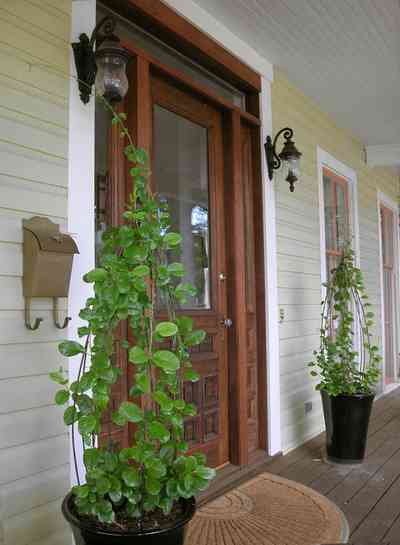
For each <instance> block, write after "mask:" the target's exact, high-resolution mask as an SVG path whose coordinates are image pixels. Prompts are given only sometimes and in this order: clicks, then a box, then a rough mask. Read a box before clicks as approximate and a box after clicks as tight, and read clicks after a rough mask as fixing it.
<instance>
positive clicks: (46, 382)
mask: <svg viewBox="0 0 400 545" xmlns="http://www.w3.org/2000/svg"><path fill="white" fill-rule="evenodd" d="M48 367H49V369H48V370H49V371H51V369H52V368H53V365H52V362H51V361H49V362H48ZM59 388H60V387H59V385H57V384H55V383H54V382H52V381H51V380H50V379H49V376H48V374H46V375H39V376H33V377H20V378H12V379H4V380H2V381H0V415H1V414H10V413H13V412H14V411H26V410H28V409H33V408H37V407H44V406H45V405H52V404H53V403H54V396H55V393H56V392H57V390H58V389H59Z"/></svg>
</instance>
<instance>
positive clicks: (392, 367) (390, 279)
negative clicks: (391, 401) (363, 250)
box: [381, 205, 397, 385]
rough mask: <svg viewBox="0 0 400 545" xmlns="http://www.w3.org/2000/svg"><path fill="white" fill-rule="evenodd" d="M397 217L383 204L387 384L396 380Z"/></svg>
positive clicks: (382, 230)
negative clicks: (395, 238)
mask: <svg viewBox="0 0 400 545" xmlns="http://www.w3.org/2000/svg"><path fill="white" fill-rule="evenodd" d="M394 222H395V219H394V213H393V211H392V210H390V208H387V207H386V206H383V205H381V233H382V269H383V317H384V326H385V360H384V363H385V384H386V385H389V384H392V383H393V382H395V381H396V378H397V377H396V375H397V373H396V364H395V361H396V357H395V340H394V335H395V325H394V323H395V290H396V274H395V244H394V233H395V223H394Z"/></svg>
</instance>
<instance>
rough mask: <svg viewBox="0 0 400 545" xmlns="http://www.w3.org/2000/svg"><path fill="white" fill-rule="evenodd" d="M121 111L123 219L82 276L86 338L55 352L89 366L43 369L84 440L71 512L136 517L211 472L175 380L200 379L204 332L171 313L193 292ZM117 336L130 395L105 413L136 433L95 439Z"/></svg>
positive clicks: (166, 504) (177, 240) (167, 503)
mask: <svg viewBox="0 0 400 545" xmlns="http://www.w3.org/2000/svg"><path fill="white" fill-rule="evenodd" d="M106 106H107V107H108V108H109V109H110V107H109V106H108V105H106ZM124 119H125V116H124V114H119V115H117V114H116V113H115V112H113V121H112V122H113V123H114V124H116V125H119V126H120V128H121V134H122V136H123V137H124V138H125V139H126V140H127V145H126V148H125V156H126V159H127V161H128V162H129V163H131V164H132V168H131V169H130V174H131V176H132V181H133V184H132V186H133V191H132V194H131V195H130V197H129V202H128V204H127V208H126V212H125V213H124V220H125V223H124V224H123V225H121V226H119V227H112V228H109V229H108V230H107V231H106V232H105V233H104V235H103V250H102V255H101V258H100V263H99V264H98V267H97V268H95V269H93V270H92V271H90V272H88V273H87V274H85V276H84V278H83V279H84V281H85V282H88V283H91V284H93V292H94V295H93V297H91V298H89V299H88V300H87V302H86V306H85V308H83V309H82V310H81V312H80V317H81V318H82V320H84V321H85V322H86V325H85V326H84V327H81V328H79V331H78V335H79V337H86V338H87V342H86V345H85V346H83V344H80V343H77V342H74V341H64V342H62V343H61V344H60V346H59V350H60V352H61V353H62V354H63V355H64V356H67V357H71V356H75V355H77V354H81V355H82V362H84V361H86V357H87V356H90V361H91V365H90V368H89V369H88V370H86V369H85V367H84V366H83V368H82V373H81V374H80V377H79V379H78V380H77V381H75V382H73V383H72V384H70V385H69V386H68V382H67V380H66V378H65V377H64V375H63V373H62V370H60V371H58V372H55V373H52V374H51V378H52V379H53V380H54V381H55V382H56V383H57V384H60V385H61V386H62V387H63V389H61V390H59V391H58V392H57V394H56V403H58V404H65V403H68V402H70V403H71V404H70V405H69V406H68V407H67V408H66V410H65V413H64V421H65V424H66V425H68V426H71V425H75V424H76V425H77V426H78V430H79V432H80V434H81V435H82V437H83V440H84V444H85V452H84V463H85V467H86V483H85V484H83V485H82V486H76V487H74V489H73V493H74V499H75V504H76V506H77V509H78V511H79V513H80V514H82V515H93V516H95V517H97V518H98V520H99V521H101V522H103V523H112V522H114V521H117V522H118V520H126V519H127V518H128V519H129V518H140V517H142V516H144V514H145V513H146V512H151V511H153V510H155V509H157V508H159V509H162V510H163V511H164V512H165V513H169V512H170V511H171V509H172V507H173V505H174V503H175V502H176V501H177V500H178V499H179V498H189V497H191V496H194V495H196V494H197V493H198V492H200V491H201V490H204V489H205V488H206V487H207V485H208V483H209V481H210V480H211V479H212V478H213V477H214V475H215V472H214V470H212V469H210V468H207V467H206V466H205V462H206V460H205V457H204V456H203V455H201V454H194V455H191V456H188V455H187V454H186V452H187V451H188V445H187V443H186V442H185V441H184V419H185V418H186V417H188V416H195V414H196V408H195V407H194V406H193V405H191V404H188V403H186V402H185V401H184V399H183V381H184V380H188V381H193V382H194V381H196V380H198V379H199V376H198V374H197V373H196V372H195V371H194V370H193V369H192V364H191V361H190V347H191V346H193V345H196V344H199V343H201V342H202V341H203V339H204V337H205V333H204V332H203V331H195V330H193V322H192V320H191V319H190V318H189V317H185V316H181V315H179V316H177V315H176V308H178V306H179V304H181V303H182V302H184V301H185V300H186V298H187V297H188V296H190V295H193V293H195V289H194V288H193V286H191V285H190V284H187V283H183V284H178V285H177V284H176V279H177V278H182V277H184V275H185V271H184V267H183V265H182V264H181V263H177V262H173V263H169V261H168V255H170V254H171V249H172V250H173V252H174V254H177V250H179V246H180V244H181V241H182V237H181V235H180V234H178V233H174V232H171V231H170V217H169V213H168V210H167V208H166V206H165V205H164V204H162V203H160V202H159V200H158V199H157V197H156V195H154V194H153V193H152V192H151V190H150V188H149V185H148V183H147V180H148V175H149V169H148V158H147V154H146V152H145V151H144V150H141V149H137V148H136V147H135V146H134V145H133V143H132V141H131V138H130V136H129V133H128V131H127V130H126V128H125V126H124ZM158 297H159V298H160V300H161V301H163V303H165V306H166V309H167V312H168V318H167V319H166V320H164V321H162V322H161V321H160V322H158V321H157V319H156V313H155V309H156V302H157V301H156V299H157V298H158ZM121 321H127V323H128V325H129V328H130V331H131V335H129V337H128V338H126V339H122V340H121V339H120V338H119V337H118V340H117V338H116V335H114V332H115V331H116V329H117V327H118V325H119V323H120V322H121ZM132 339H134V342H133V341H132ZM118 344H119V347H118V349H122V350H127V353H128V361H129V362H130V364H131V365H132V366H133V370H134V376H135V379H134V385H133V387H132V388H131V391H130V395H131V399H130V400H129V401H124V402H123V403H121V404H120V406H119V407H118V408H117V410H115V411H114V412H113V413H112V420H113V422H114V423H115V424H116V425H117V426H121V427H122V426H126V425H127V424H128V423H131V425H132V424H133V425H134V429H135V439H134V442H133V444H132V445H131V447H129V448H124V449H120V448H119V446H118V445H116V444H113V443H112V442H110V444H109V445H107V447H96V446H95V445H97V444H98V442H97V438H98V435H99V433H100V431H101V421H102V417H103V415H104V413H105V412H106V411H109V410H110V399H111V388H112V386H113V384H115V383H116V381H117V380H118V377H119V374H120V370H119V368H117V367H116V366H115V360H116V358H115V357H114V356H115V352H116V349H117V345H118ZM166 345H167V346H166ZM85 347H86V348H85Z"/></svg>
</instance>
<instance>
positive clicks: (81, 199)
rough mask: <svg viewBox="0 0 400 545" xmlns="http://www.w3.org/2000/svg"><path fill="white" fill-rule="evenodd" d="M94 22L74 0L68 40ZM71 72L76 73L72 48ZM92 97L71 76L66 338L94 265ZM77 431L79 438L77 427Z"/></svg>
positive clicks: (92, 12) (92, 4) (87, 0)
mask: <svg viewBox="0 0 400 545" xmlns="http://www.w3.org/2000/svg"><path fill="white" fill-rule="evenodd" d="M95 24H96V0H73V2H72V25H71V29H72V30H71V41H77V39H78V37H79V34H81V33H82V32H85V33H86V34H88V35H89V36H90V34H91V32H92V30H93V28H94V27H95ZM71 74H72V76H76V70H75V64H74V60H73V54H72V49H71ZM94 103H95V101H94V99H93V98H92V99H91V100H90V102H89V104H86V105H84V104H83V103H82V102H81V100H80V98H79V91H78V84H77V82H76V80H75V79H73V78H71V82H70V89H69V175H68V230H69V232H70V233H72V234H73V236H74V238H75V240H76V242H77V244H78V248H79V255H77V256H76V257H75V259H74V266H73V270H72V278H71V287H70V296H69V301H68V305H69V316H71V317H72V321H71V322H70V326H69V330H68V333H69V338H70V339H74V340H78V339H77V333H76V331H77V328H78V327H79V326H81V325H83V323H82V321H81V319H80V318H79V316H78V315H79V311H80V309H81V308H82V307H83V306H84V304H85V301H86V299H87V298H88V297H90V295H91V291H92V290H91V286H90V285H89V284H85V283H83V282H82V276H83V274H84V273H85V272H87V271H89V270H90V269H92V268H93V267H94V263H95V255H94V252H95V240H94V176H95V172H94V169H95V164H94V134H95V133H94V112H95V109H94ZM79 363H80V357H79V356H77V357H75V358H70V363H69V378H70V381H71V382H72V381H74V380H76V378H77V374H78V369H79ZM76 435H77V437H78V439H79V434H78V431H77V430H76ZM75 443H76V452H77V458H78V470H79V475H80V478H81V479H83V476H84V466H83V458H82V454H83V452H82V443H81V441H80V440H76V441H75ZM70 444H71V456H70V460H71V481H72V483H73V484H75V482H76V476H75V466H74V459H73V452H72V441H71V442H70Z"/></svg>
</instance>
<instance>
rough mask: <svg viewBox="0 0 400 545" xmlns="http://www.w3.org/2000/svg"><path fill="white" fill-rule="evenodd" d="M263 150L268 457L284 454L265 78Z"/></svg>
mask: <svg viewBox="0 0 400 545" xmlns="http://www.w3.org/2000/svg"><path fill="white" fill-rule="evenodd" d="M261 100H262V104H261V106H262V112H261V115H262V117H261V122H262V131H261V139H262V141H261V146H262V147H261V149H262V171H261V172H262V179H263V190H264V195H263V198H264V202H263V211H264V248H265V251H264V254H265V293H266V301H265V302H266V323H267V331H266V340H267V401H268V407H267V421H268V454H269V455H270V456H273V455H275V454H278V453H279V452H281V451H282V429H281V388H280V367H279V318H278V304H279V303H278V257H277V238H276V196H275V185H274V183H273V181H271V180H269V178H268V173H267V164H266V157H265V153H264V142H265V140H266V138H267V135H271V134H272V102H271V83H270V81H269V80H268V79H267V78H262V95H261Z"/></svg>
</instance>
